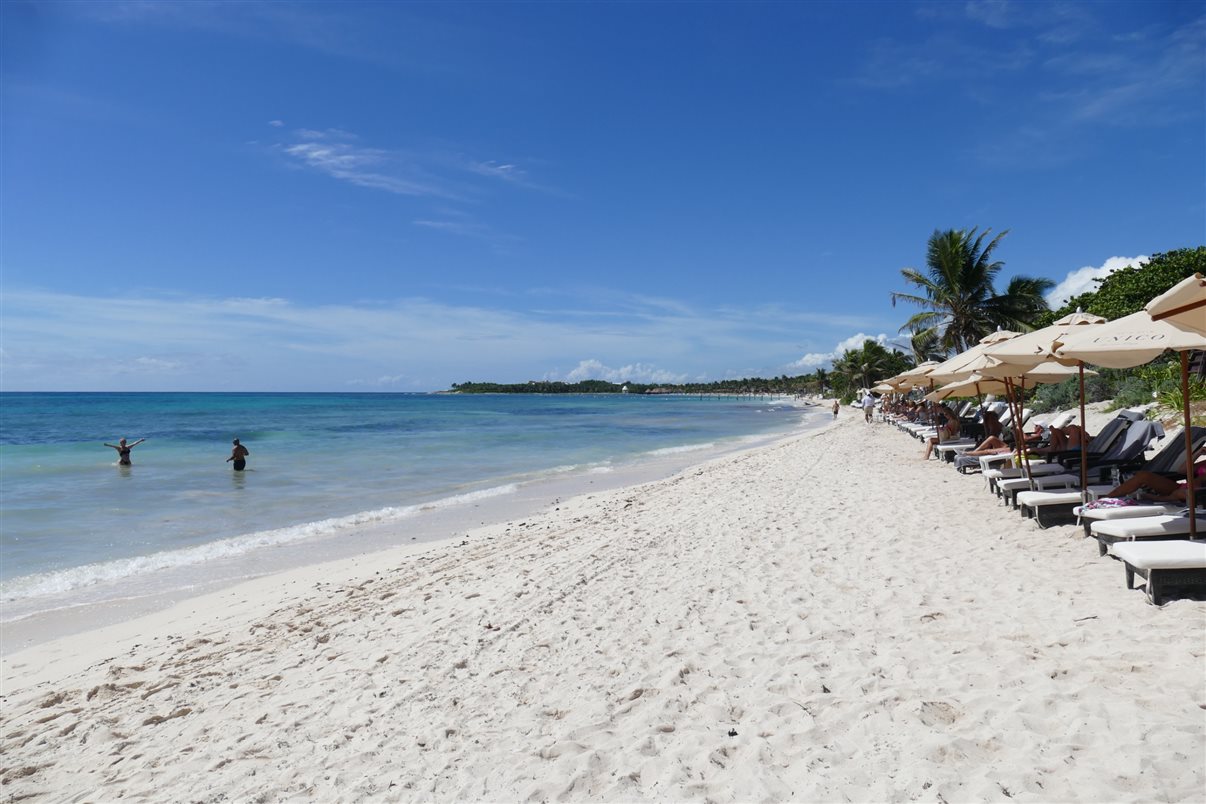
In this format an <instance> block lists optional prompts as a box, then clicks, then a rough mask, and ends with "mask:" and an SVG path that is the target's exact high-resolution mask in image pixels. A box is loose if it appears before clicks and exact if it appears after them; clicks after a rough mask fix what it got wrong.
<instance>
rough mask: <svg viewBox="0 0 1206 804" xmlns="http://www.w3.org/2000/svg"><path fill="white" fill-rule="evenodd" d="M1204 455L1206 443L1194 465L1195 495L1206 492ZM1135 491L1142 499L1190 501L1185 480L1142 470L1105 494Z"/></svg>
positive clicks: (1121, 494) (1125, 493) (1112, 495)
mask: <svg viewBox="0 0 1206 804" xmlns="http://www.w3.org/2000/svg"><path fill="white" fill-rule="evenodd" d="M1203 456H1206V445H1203V446H1202V447H1200V448H1199V449H1198V451H1197V454H1196V455H1195V456H1194V457H1195V458H1196V459H1197V462H1196V463H1195V464H1194V467H1193V477H1194V487H1193V488H1194V495H1195V497H1196V496H1197V495H1199V494H1206V457H1203ZM1135 492H1140V496H1141V498H1142V499H1145V500H1152V501H1155V502H1175V503H1187V502H1189V486H1188V484H1187V483H1186V482H1185V481H1184V480H1172V479H1170V478H1167V477H1165V476H1164V475H1158V474H1155V473H1153V472H1142V471H1141V472H1136V473H1135V474H1133V475H1132V476H1131V477H1129V478H1127V479H1126V480H1124V481H1122V482H1121V483H1119V484H1118V485H1117V486H1115V487H1114V488H1112V489H1110V491H1109V493H1107V494H1105V495H1104V496H1106V497H1125V496H1127V495H1128V494H1134V493H1135ZM1195 502H1196V500H1195Z"/></svg>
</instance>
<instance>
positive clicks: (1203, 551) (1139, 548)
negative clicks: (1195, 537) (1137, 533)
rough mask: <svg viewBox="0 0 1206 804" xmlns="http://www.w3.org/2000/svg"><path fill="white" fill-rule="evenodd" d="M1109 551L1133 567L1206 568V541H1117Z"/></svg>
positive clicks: (1145, 568)
mask: <svg viewBox="0 0 1206 804" xmlns="http://www.w3.org/2000/svg"><path fill="white" fill-rule="evenodd" d="M1110 553H1111V554H1112V555H1114V556H1115V557H1116V558H1120V559H1122V560H1123V561H1125V562H1126V563H1128V564H1130V565H1131V566H1132V567H1134V568H1135V569H1141V570H1153V569H1206V542H1191V541H1189V540H1188V539H1181V540H1178V541H1170V542H1119V543H1117V544H1112V545H1110Z"/></svg>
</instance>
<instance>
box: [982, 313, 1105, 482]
mask: <svg viewBox="0 0 1206 804" xmlns="http://www.w3.org/2000/svg"><path fill="white" fill-rule="evenodd" d="M1104 323H1106V320H1105V319H1104V318H1102V317H1101V316H1099V315H1093V314H1092V313H1085V312H1082V311H1080V310H1077V311H1076V312H1074V313H1071V314H1069V315H1066V316H1064V317H1063V318H1061V319H1059V320H1058V321H1056V322H1055V323H1053V324H1051V325H1049V326H1046V327H1042V328H1041V329H1036V330H1034V331H1032V332H1027V333H1025V334H1024V335H1019V336H1018V337H1016V338H1010V339H1009V340H1007V341H1003V342H1001V343H996V344H993V345H992V346H989V347H988V348H987V349H985V350H984V355H985V356H986V357H987V358H989V359H990V360H993V361H999V363H998V364H997V365H996V366H994V367H991V368H988V369H985V371H984V373H986V374H990V375H992V376H1003V375H1002V372H1004V373H1006V374H1012V375H1013V376H1018V375H1019V374H1022V373H1024V368H1025V367H1026V366H1027V365H1034V366H1039V365H1043V364H1049V365H1057V364H1056V363H1055V362H1053V361H1055V360H1056V358H1055V357H1054V355H1052V354H1051V349H1052V347H1053V346H1054V344H1055V343H1056V342H1057V341H1059V339H1060V338H1062V337H1065V336H1066V335H1067V334H1068V333H1069V332H1076V331H1080V329H1081V328H1083V327H1089V326H1098V325H1101V324H1104ZM1066 362H1070V363H1073V365H1075V366H1077V368H1078V370H1077V371H1074V372H1073V373H1074V374H1076V375H1077V376H1078V377H1079V383H1078V389H1079V394H1078V398H1079V408H1080V429H1081V431H1082V432H1083V431H1084V429H1085V376H1084V371H1083V369H1084V363H1083V362H1082V361H1079V360H1078V361H1066ZM1018 407H1019V408H1021V401H1020V400H1019V403H1018ZM1088 449H1089V448H1088V444H1087V443H1086V441H1085V440H1084V439H1083V438H1082V439H1081V440H1080V487H1081V489H1085V488H1087V475H1088V457H1089V456H1088ZM1086 493H1087V492H1086Z"/></svg>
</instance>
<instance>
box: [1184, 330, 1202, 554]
mask: <svg viewBox="0 0 1206 804" xmlns="http://www.w3.org/2000/svg"><path fill="white" fill-rule="evenodd" d="M1180 354H1181V401H1182V402H1183V403H1184V407H1185V501H1186V502H1187V503H1189V538H1190V539H1191V540H1192V539H1196V538H1198V517H1197V511H1196V506H1197V501H1196V500H1195V499H1194V496H1195V495H1194V490H1193V487H1194V485H1195V481H1196V480H1197V478H1195V477H1194V476H1193V434H1192V433H1191V432H1189V422H1190V418H1189V352H1186V351H1183V352H1181V353H1180Z"/></svg>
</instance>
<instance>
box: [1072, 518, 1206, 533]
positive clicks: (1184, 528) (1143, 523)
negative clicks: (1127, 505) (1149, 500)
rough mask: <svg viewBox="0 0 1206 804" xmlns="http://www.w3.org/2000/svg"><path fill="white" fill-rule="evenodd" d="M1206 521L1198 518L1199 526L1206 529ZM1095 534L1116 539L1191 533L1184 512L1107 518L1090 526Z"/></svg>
mask: <svg viewBox="0 0 1206 804" xmlns="http://www.w3.org/2000/svg"><path fill="white" fill-rule="evenodd" d="M1204 526H1206V522H1203V521H1201V520H1200V519H1199V520H1198V527H1200V528H1203V529H1204V530H1206V527H1204ZM1089 530H1090V532H1092V533H1093V534H1101V535H1103V536H1113V537H1114V538H1116V539H1133V538H1135V537H1136V536H1159V535H1160V534H1162V533H1167V534H1170V535H1179V534H1182V533H1189V517H1188V516H1185V515H1183V514H1164V515H1162V516H1143V517H1137V518H1135V519H1112V520H1111V519H1106V520H1102V521H1101V522H1094V523H1093V525H1092V526H1091V527H1090V528H1089Z"/></svg>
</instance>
